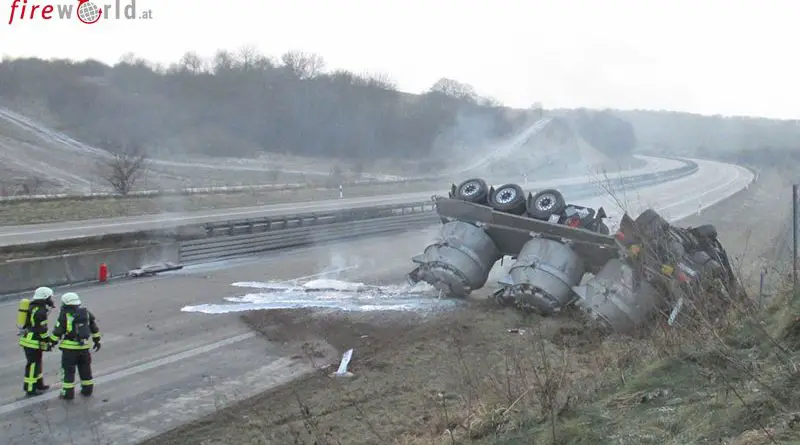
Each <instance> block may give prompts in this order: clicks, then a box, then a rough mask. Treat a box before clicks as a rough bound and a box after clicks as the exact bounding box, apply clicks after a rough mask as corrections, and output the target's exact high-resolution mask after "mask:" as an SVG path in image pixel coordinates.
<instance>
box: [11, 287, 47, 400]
mask: <svg viewBox="0 0 800 445" xmlns="http://www.w3.org/2000/svg"><path fill="white" fill-rule="evenodd" d="M26 303H27V300H26ZM53 307H55V304H53V289H50V288H49V287H44V286H43V287H40V288H38V289H36V291H34V293H33V298H32V299H31V301H30V303H29V304H27V309H24V310H23V309H20V311H21V315H20V316H21V317H22V316H24V317H25V318H24V322H23V323H22V324H21V326H19V327H20V328H21V332H20V334H21V335H20V338H19V345H20V346H22V349H23V350H24V351H25V360H26V363H25V379H24V383H23V385H22V389H23V390H24V391H25V395H26V396H38V395H39V394H41V393H42V392H43V391H47V390H48V389H49V388H50V385H45V384H44V372H43V370H42V355H43V353H44V351H49V350H51V349H52V348H53V344H52V342H51V339H50V337H49V336H48V335H47V316H48V314H49V311H50V309H49V308H53Z"/></svg>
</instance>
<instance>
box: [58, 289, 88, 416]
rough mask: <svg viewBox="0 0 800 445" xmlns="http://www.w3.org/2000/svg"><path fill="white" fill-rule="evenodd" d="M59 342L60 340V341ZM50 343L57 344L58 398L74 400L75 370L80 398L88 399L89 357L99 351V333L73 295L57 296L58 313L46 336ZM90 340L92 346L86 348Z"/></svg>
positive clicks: (85, 310)
mask: <svg viewBox="0 0 800 445" xmlns="http://www.w3.org/2000/svg"><path fill="white" fill-rule="evenodd" d="M62 338H63V339H62ZM50 339H51V341H52V342H54V343H55V342H58V341H59V340H60V341H61V344H59V346H58V347H59V349H61V395H60V398H62V399H67V400H72V399H74V398H75V368H76V367H77V368H78V375H79V376H80V379H81V395H83V396H86V397H88V396H91V395H92V391H93V389H94V381H93V380H92V353H91V352H90V351H89V348H90V347H91V348H92V349H93V350H94V351H99V350H100V329H98V327H97V320H95V318H94V314H92V313H91V312H89V310H88V309H86V308H85V307H83V306H81V299H80V297H79V296H78V294H76V293H74V292H67V293H65V294H64V295H62V296H61V312H60V313H59V314H58V321H56V325H55V327H54V328H53V333H52V334H51V336H50ZM89 339H92V341H93V342H94V346H90V345H89Z"/></svg>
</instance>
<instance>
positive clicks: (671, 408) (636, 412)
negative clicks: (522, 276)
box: [147, 294, 800, 445]
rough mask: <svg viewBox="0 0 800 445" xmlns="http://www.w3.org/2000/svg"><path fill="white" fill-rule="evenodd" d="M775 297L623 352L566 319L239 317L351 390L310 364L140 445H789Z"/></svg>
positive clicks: (791, 335)
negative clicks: (341, 368) (346, 370)
mask: <svg viewBox="0 0 800 445" xmlns="http://www.w3.org/2000/svg"><path fill="white" fill-rule="evenodd" d="M784 295H785V296H786V298H787V300H785V301H782V302H776V306H773V309H772V310H771V311H767V312H765V313H764V314H762V316H763V319H762V318H761V317H762V316H759V315H754V314H752V313H747V314H745V312H733V313H732V314H731V316H730V318H729V319H727V320H726V321H727V322H726V323H722V324H718V325H711V324H707V325H699V326H697V327H694V328H677V329H676V328H672V327H667V326H665V324H663V323H659V324H657V325H656V326H655V327H654V328H653V329H650V330H648V331H643V332H640V333H638V334H637V335H636V336H633V337H627V336H620V335H612V336H606V337H602V336H600V335H598V334H597V333H596V332H591V331H590V330H587V329H585V327H584V326H583V323H582V321H581V319H580V317H579V316H578V314H576V313H573V314H571V318H569V319H568V320H566V321H565V320H563V319H561V320H556V319H541V318H539V317H534V316H529V317H526V316H523V315H521V314H519V313H517V312H516V311H513V310H497V309H496V308H494V307H491V308H490V307H488V303H487V305H481V304H476V305H474V306H473V307H471V308H470V309H468V310H465V311H459V312H457V313H447V314H441V315H437V316H433V318H429V319H414V320H411V319H407V318H404V317H401V316H399V315H397V316H394V315H389V316H386V315H383V316H378V315H375V316H372V317H380V318H376V319H354V318H352V317H350V316H347V315H342V314H338V315H337V314H333V313H325V314H320V313H318V314H316V315H314V314H312V313H311V312H310V311H296V312H292V311H281V312H265V313H253V314H249V315H247V316H246V320H247V321H248V322H249V323H250V324H251V325H253V327H254V328H255V329H257V330H258V331H259V332H262V333H263V334H264V335H265V336H266V337H267V338H269V339H270V340H273V341H275V342H284V341H288V342H289V344H288V347H293V348H295V350H296V354H297V355H296V358H297V359H305V360H311V361H312V362H313V361H315V358H316V357H321V356H323V355H328V354H323V353H322V352H320V351H322V350H326V349H327V347H328V346H327V345H332V346H333V347H335V348H336V349H337V350H338V351H339V352H342V351H343V350H346V349H348V348H351V347H353V348H355V354H354V358H353V361H352V363H351V367H350V371H351V372H353V373H354V377H353V378H344V379H341V378H340V379H336V378H331V377H330V376H329V373H330V372H331V371H332V368H327V367H325V365H327V363H316V365H317V366H318V367H319V369H320V372H319V373H318V374H316V375H314V376H311V377H309V378H306V379H304V380H301V381H296V382H293V383H290V384H288V385H285V386H283V387H281V388H278V389H276V390H274V391H271V392H269V393H267V394H263V395H259V396H256V397H255V398H253V399H251V400H248V401H246V402H244V403H243V404H239V405H235V406H233V407H229V408H224V409H222V410H221V411H220V412H218V413H216V414H215V415H214V416H213V417H209V418H208V419H205V420H202V421H199V422H197V423H195V424H191V425H188V426H186V427H183V428H180V429H178V430H176V431H173V432H171V433H169V434H167V435H164V436H160V437H158V438H156V439H153V441H150V442H147V443H148V444H156V443H158V444H163V445H170V444H204V445H210V444H234V443H247V444H320V445H321V444H338V443H342V444H398V445H427V444H465V443H471V444H472V443H475V444H516V443H536V444H587V445H588V444H593V445H594V444H605V443H614V444H628V443H630V444H676V445H677V444H687V443H692V444H693V443H724V444H730V445H732V444H744V443H747V444H760V443H764V444H767V443H786V444H788V443H795V442H793V441H800V430H798V426H800V416H798V413H800V400H797V398H796V394H797V391H798V390H800V387H798V383H800V374H798V369H797V367H796V363H800V322H798V320H797V317H796V316H789V314H797V313H798V312H797V310H798V309H800V307H798V304H797V300H795V301H794V302H792V304H788V298H789V294H784ZM745 315H746V316H745ZM568 317H570V316H568ZM787 317H789V318H787ZM792 317H793V318H792ZM779 320H782V321H780V322H779ZM762 321H763V322H764V323H766V324H767V325H768V326H771V327H774V329H775V330H774V332H773V333H768V332H767V331H766V330H763V329H762V328H761V327H760V326H762V325H761V322H762ZM509 330H512V331H511V332H509ZM316 360H318V358H317V359H316ZM797 443H800V442H797Z"/></svg>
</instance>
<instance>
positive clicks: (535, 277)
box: [496, 238, 585, 315]
mask: <svg viewBox="0 0 800 445" xmlns="http://www.w3.org/2000/svg"><path fill="white" fill-rule="evenodd" d="M584 271H585V265H584V262H583V259H581V257H580V256H578V254H577V253H575V251H573V250H572V249H571V248H570V247H569V246H568V245H565V244H563V243H560V242H558V241H555V240H551V239H547V238H533V239H531V240H530V241H528V242H527V243H525V245H524V246H523V247H522V250H521V251H520V252H519V255H518V256H517V260H516V262H515V263H514V265H512V266H511V269H509V273H508V275H507V276H506V277H505V278H503V279H502V280H500V281H499V284H500V285H501V286H503V289H502V290H501V291H499V292H498V293H497V294H496V295H497V296H498V297H499V298H500V299H502V300H505V301H511V302H514V303H515V304H516V305H517V306H520V307H522V308H525V309H534V310H535V311H537V312H539V313H542V314H544V315H550V314H553V313H555V312H558V311H559V310H560V309H561V308H563V307H564V306H566V305H568V304H569V303H571V302H572V301H573V300H574V299H575V294H574V292H573V291H572V287H573V286H575V285H577V284H579V283H580V281H581V277H583V274H584Z"/></svg>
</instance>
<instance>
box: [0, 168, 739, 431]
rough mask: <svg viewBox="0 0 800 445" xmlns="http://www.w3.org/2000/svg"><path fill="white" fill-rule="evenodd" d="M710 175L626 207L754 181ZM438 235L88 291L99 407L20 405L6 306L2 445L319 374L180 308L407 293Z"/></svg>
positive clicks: (646, 191)
mask: <svg viewBox="0 0 800 445" xmlns="http://www.w3.org/2000/svg"><path fill="white" fill-rule="evenodd" d="M699 164H700V170H699V172H698V174H696V175H692V176H691V177H688V178H684V179H681V180H677V181H675V182H673V183H668V184H661V185H655V186H651V187H647V188H643V189H639V190H637V191H636V192H635V193H629V194H627V195H626V196H624V197H623V198H624V199H627V201H628V204H629V205H631V206H632V207H633V208H635V209H641V208H643V206H646V205H649V204H650V203H653V204H656V205H655V207H656V208H657V209H660V210H662V211H664V213H666V214H668V215H669V216H672V217H680V216H686V215H689V214H692V213H695V212H696V211H697V210H698V208H699V207H702V206H709V205H711V204H713V203H714V202H717V201H719V200H720V199H723V198H725V197H727V196H729V195H730V194H732V193H734V192H735V191H736V190H737V189H740V188H742V187H744V185H746V184H747V183H748V182H749V180H750V178H751V177H752V175H751V173H750V172H749V171H747V170H746V169H743V168H741V167H737V166H730V165H724V164H719V163H714V162H709V161H700V162H699ZM583 203H588V204H591V205H601V204H602V205H606V206H607V209H609V212H610V213H612V214H613V213H616V216H618V215H619V213H618V212H617V211H618V208H616V209H615V208H614V202H613V201H612V200H610V199H608V198H597V199H589V200H584V201H583ZM434 234H435V227H434V228H431V229H429V230H427V231H418V232H410V233H404V234H394V235H391V236H376V237H370V238H363V239H358V240H355V241H351V242H341V243H332V244H327V245H320V246H315V247H308V248H303V249H295V250H291V251H286V252H277V253H272V254H268V255H264V256H261V257H258V258H245V259H240V260H235V261H226V262H219V263H212V264H205V265H196V266H190V267H187V268H186V269H184V270H182V271H177V272H173V273H167V274H163V275H160V276H156V277H150V278H140V279H132V280H128V281H119V282H115V283H109V284H107V285H95V286H91V287H86V288H82V289H80V294H81V296H82V298H83V300H84V302H85V303H86V304H87V306H88V307H89V308H90V309H91V310H92V311H93V312H94V313H95V314H96V315H97V318H98V323H99V324H100V328H101V329H102V331H103V333H104V340H103V349H102V350H101V351H100V352H98V353H95V354H94V370H95V379H96V382H97V387H96V392H95V396H94V397H93V398H91V399H81V398H80V397H79V398H78V399H76V400H74V401H72V402H65V401H62V400H59V399H57V386H54V387H53V389H51V390H50V391H49V392H48V393H46V394H45V395H42V396H39V397H37V398H33V399H24V398H22V397H21V395H22V388H21V385H22V376H23V367H24V360H23V353H22V351H21V350H20V348H19V347H18V346H16V338H15V336H14V332H15V329H14V327H13V326H12V325H11V323H12V322H11V320H13V319H14V315H15V311H16V302H9V303H4V304H0V312H2V314H3V317H2V319H4V320H6V323H8V324H7V325H6V328H4V329H2V330H0V332H1V333H0V354H2V355H3V357H6V359H5V360H4V362H3V363H2V364H0V419H2V420H0V443H4V444H9V445H14V444H18V445H23V444H24V445H38V444H59V445H61V444H64V443H68V444H71V445H95V444H98V443H101V444H105V443H113V444H115V445H126V444H134V443H137V441H139V440H141V439H143V438H145V437H147V436H149V435H152V434H156V433H158V432H160V431H163V430H165V429H167V428H171V427H174V426H176V425H179V424H180V423H183V422H186V421H188V420H190V419H192V418H196V417H198V416H201V415H203V414H206V413H209V412H212V411H213V410H214V409H215V408H216V407H217V406H220V405H222V404H225V403H226V402H230V401H234V400H238V399H241V398H243V397H246V396H250V395H253V394H255V393H256V392H259V391H262V390H265V389H267V388H268V387H270V386H272V385H275V384H278V383H281V382H284V381H286V380H288V379H291V378H293V377H295V376H298V375H300V374H302V373H304V372H308V371H309V367H308V365H307V364H306V363H305V362H304V361H302V360H293V359H291V358H287V357H285V356H284V355H285V354H284V353H283V352H282V351H281V345H276V344H271V343H269V342H268V341H266V340H265V339H263V338H260V337H256V336H255V335H254V334H253V333H251V332H249V331H248V329H247V328H246V327H245V326H244V325H243V324H242V323H241V321H240V320H239V318H238V317H237V316H236V315H235V314H224V315H206V314H201V313H186V312H181V308H182V307H184V306H186V305H198V304H204V303H221V302H223V299H224V298H225V297H234V296H241V295H243V294H244V293H246V291H243V289H241V288H237V287H233V286H231V284H232V283H234V282H240V281H271V280H288V279H301V280H302V279H303V277H306V278H311V277H314V276H316V275H315V274H318V273H319V271H321V270H322V269H324V268H326V267H329V266H331V265H335V266H336V267H339V268H346V270H343V271H342V272H341V275H340V276H339V277H337V278H338V279H341V280H348V281H365V282H369V281H373V280H376V279H381V280H393V281H396V282H401V281H402V279H403V275H404V274H405V273H406V272H407V271H408V270H410V268H411V266H412V264H411V261H410V258H411V256H413V255H415V254H418V253H419V252H421V251H422V249H423V248H424V247H425V245H427V244H428V243H429V241H430V240H431V239H432V238H433V236H434ZM387 252H391V253H392V254H391V255H387ZM54 317H55V314H52V315H51V320H52V319H53V318H54ZM58 361H59V354H58V352H51V353H47V354H46V357H45V376H46V377H45V378H46V381H47V383H50V384H56V382H57V373H58ZM330 361H331V362H334V361H338V357H335V356H331V358H330Z"/></svg>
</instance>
